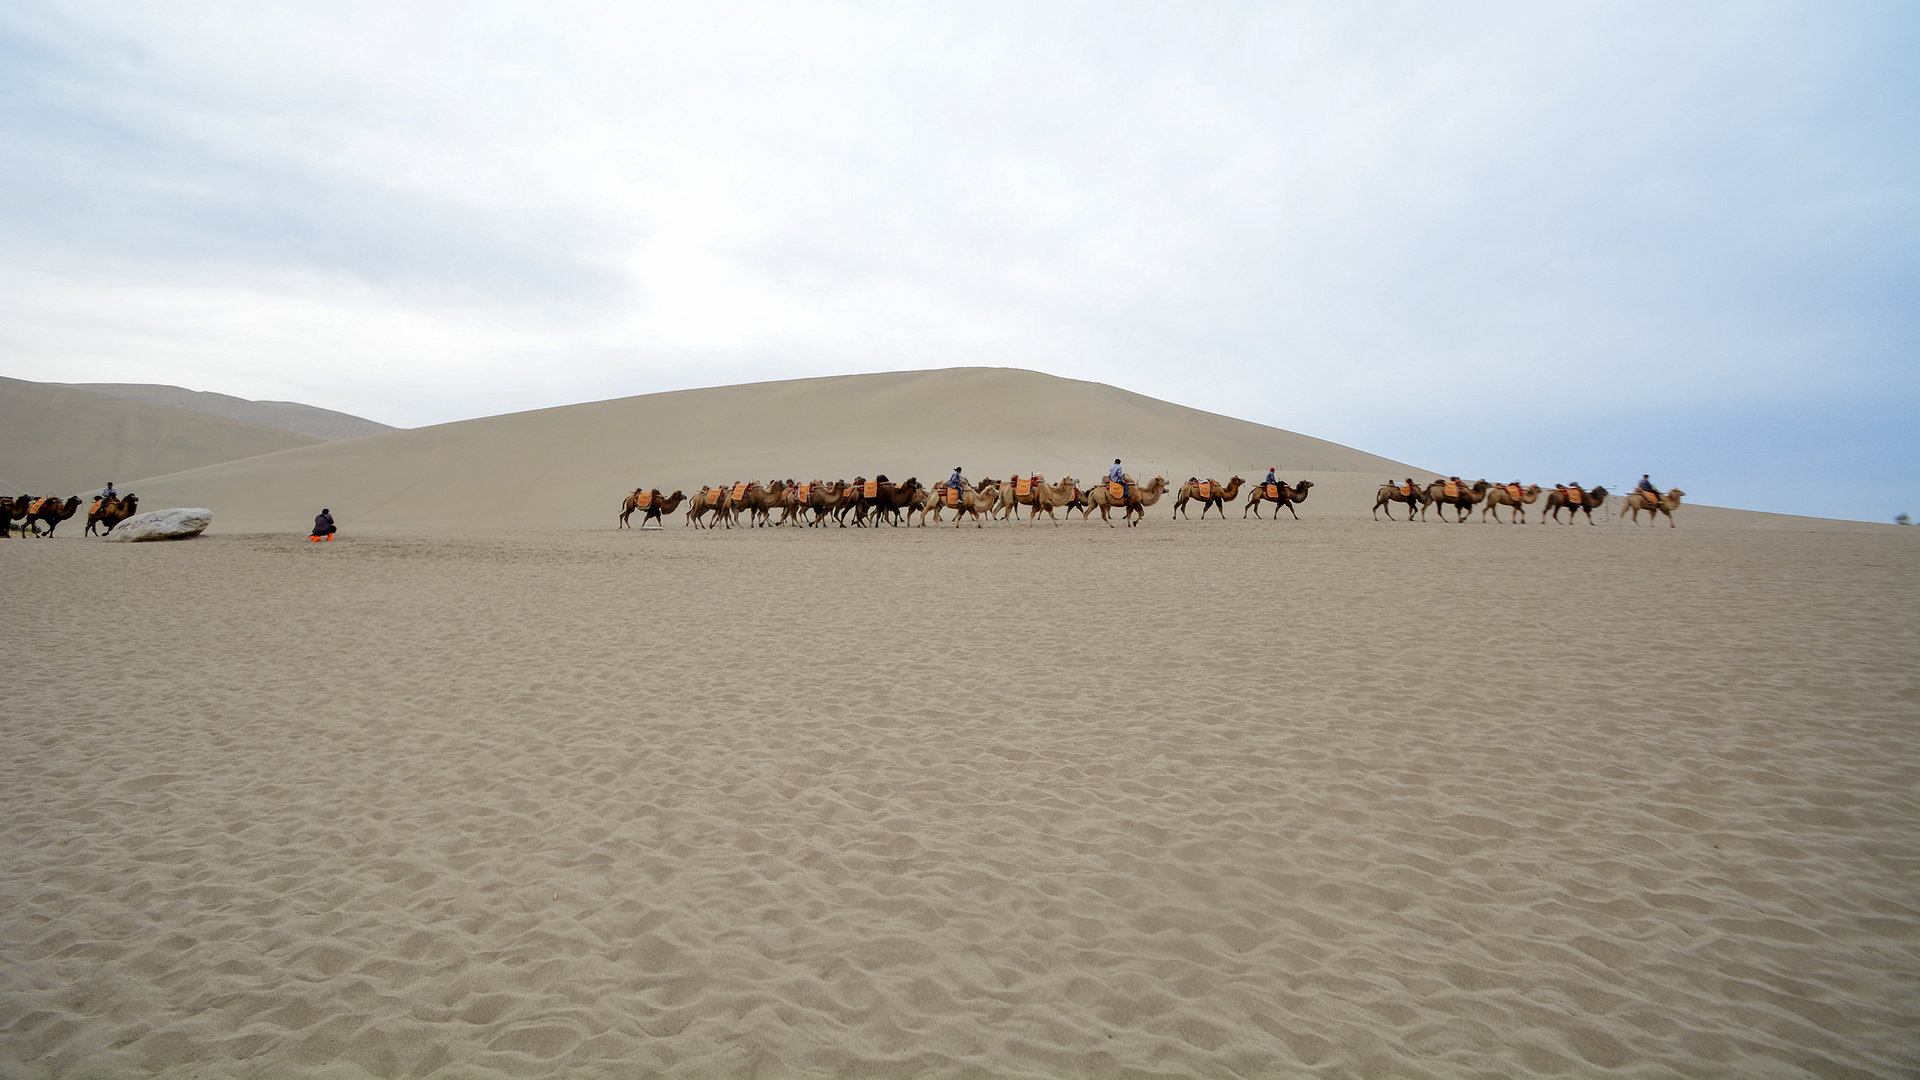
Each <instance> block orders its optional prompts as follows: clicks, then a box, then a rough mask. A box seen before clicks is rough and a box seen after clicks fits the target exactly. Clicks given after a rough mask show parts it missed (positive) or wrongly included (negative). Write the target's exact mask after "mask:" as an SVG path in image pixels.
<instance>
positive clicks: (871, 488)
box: [866, 480, 880, 499]
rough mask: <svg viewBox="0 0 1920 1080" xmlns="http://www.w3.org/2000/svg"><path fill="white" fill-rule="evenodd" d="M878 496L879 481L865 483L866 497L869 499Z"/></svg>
mask: <svg viewBox="0 0 1920 1080" xmlns="http://www.w3.org/2000/svg"><path fill="white" fill-rule="evenodd" d="M879 494H880V481H878V480H869V481H867V487H866V497H867V498H869V499H871V498H874V497H875V496H877V495H879Z"/></svg>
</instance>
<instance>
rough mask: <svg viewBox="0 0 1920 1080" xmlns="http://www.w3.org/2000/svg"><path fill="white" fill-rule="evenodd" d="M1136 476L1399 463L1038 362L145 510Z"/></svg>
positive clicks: (620, 423)
mask: <svg viewBox="0 0 1920 1080" xmlns="http://www.w3.org/2000/svg"><path fill="white" fill-rule="evenodd" d="M1115 457H1121V458H1124V459H1125V460H1126V464H1127V466H1128V468H1130V469H1131V470H1132V471H1134V472H1135V473H1136V474H1137V475H1139V476H1140V477H1141V478H1142V479H1144V478H1146V477H1148V476H1151V475H1153V474H1154V473H1156V472H1159V473H1164V474H1165V475H1167V477H1168V479H1170V480H1181V479H1185V478H1186V477H1187V476H1188V475H1191V474H1193V473H1196V472H1205V473H1211V474H1216V475H1218V477H1219V479H1221V480H1225V479H1227V474H1228V473H1230V472H1233V471H1236V470H1237V471H1239V472H1240V473H1242V474H1243V475H1246V476H1248V477H1249V478H1250V479H1251V478H1253V477H1254V476H1256V475H1264V474H1265V470H1266V468H1267V466H1269V465H1278V466H1280V467H1281V469H1282V471H1283V472H1284V473H1286V474H1287V475H1289V476H1296V477H1297V476H1300V475H1302V474H1305V473H1307V472H1338V473H1347V472H1360V473H1364V474H1365V475H1367V476H1370V477H1376V478H1377V479H1376V480H1375V481H1374V482H1377V480H1378V479H1384V478H1385V477H1386V476H1388V475H1406V474H1407V473H1408V472H1409V471H1411V470H1410V469H1409V467H1408V466H1406V465H1404V464H1402V463H1399V462H1394V461H1391V460H1388V459H1386V458H1381V457H1378V456H1376V455H1373V454H1368V453H1364V452H1362V451H1359V450H1355V449H1353V448H1351V447H1346V446H1341V445H1339V444H1337V443H1330V442H1326V441H1325V440H1321V439H1314V438H1311V437H1308V436H1305V435H1299V434H1296V433H1294V432H1290V431H1283V430H1280V429H1278V428H1270V427H1265V426H1263V425H1260V424H1254V423H1250V422H1247V421H1244V420H1235V419H1232V418H1230V417H1225V416H1219V415H1216V414H1213V413H1207V412H1202V411H1200V410H1197V409H1189V408H1185V407H1183V406H1178V405H1171V404H1168V403H1166V402H1163V401H1157V400H1155V399H1152V398H1148V397H1143V396H1141V395H1139V394H1133V393H1129V392H1127V391H1124V390H1119V389H1116V388H1114V387H1111V386H1103V385H1100V384H1098V383H1088V382H1079V381H1075V380H1071V379H1060V378H1055V377H1053V376H1050V375H1042V374H1039V373H1036V372H1031V371H1020V370H1013V369H1001V368H960V369H950V370H943V371H916V372H898V373H893V374H886V375H850V376H842V377H838V378H825V379H799V380H794V381H790V382H771V383H757V384H753V385H749V386H725V387H716V388H713V389H706V390H687V391H680V392H675V393H665V394H649V395H646V396H642V397H632V398H622V399H619V400H615V401H601V402H594V403H591V404H585V405H569V406H565V407H563V408H555V409H542V410H538V411H534V412H524V413H513V414H510V415H507V416H496V417H489V418H486V419H482V420H469V421H464V422H461V423H456V424H443V425H440V426H437V427H430V428H418V429H411V430H406V431H395V432H391V433H388V434H384V435H377V436H372V437H369V438H364V439H355V440H352V441H350V442H344V443H332V444H327V445H320V446H310V447H307V448H304V449H301V450H299V451H297V452H294V453H288V454H279V455H275V456H274V457H272V458H263V459H255V460H248V461H231V462H228V463H226V464H222V465H217V466H211V467H207V468H202V469H196V470H193V471H191V472H187V473H180V474H175V475H168V476H153V475H149V476H148V477H145V478H141V480H140V494H141V498H142V499H143V500H145V501H147V502H149V503H153V504H155V505H191V506H207V507H211V508H213V510H214V515H215V516H214V529H215V530H216V531H233V530H252V529H285V528H288V527H289V526H290V525H293V526H297V525H298V524H299V523H300V522H301V521H302V519H303V517H304V518H305V519H307V520H310V519H311V518H312V516H313V514H314V513H315V512H316V511H317V510H318V509H319V508H320V507H321V506H328V507H331V508H332V509H333V510H334V511H335V514H336V516H337V517H339V518H340V519H341V521H342V524H343V526H348V527H352V526H358V527H367V526H399V527H407V526H461V525H471V524H474V523H476V522H481V521H484V522H486V523H487V524H488V525H489V526H492V527H513V526H520V527H526V528H553V527H564V528H585V527H598V526H602V525H605V526H609V527H610V526H611V525H612V524H613V521H614V518H615V516H616V515H617V513H618V510H619V506H620V500H621V498H622V497H623V496H624V495H625V494H626V493H627V492H628V491H631V490H632V489H633V488H635V487H637V486H641V485H645V486H648V487H659V488H660V489H661V490H662V491H671V490H673V489H674V488H675V487H681V488H685V489H686V490H688V491H692V490H695V489H697V488H698V487H699V485H700V484H702V483H723V482H732V481H735V480H746V479H761V480H769V479H775V478H782V477H788V476H791V477H794V478H796V479H811V478H820V479H831V478H833V477H846V478H849V479H850V478H852V477H853V476H855V475H856V474H863V473H864V474H868V475H871V474H873V473H875V472H879V471H885V472H887V473H888V474H889V475H890V476H892V478H893V479H895V480H905V479H906V478H907V477H908V476H910V475H918V476H919V478H920V479H921V480H922V481H925V482H932V481H933V480H935V479H939V478H943V477H945V475H946V474H947V472H948V471H949V470H950V469H952V467H953V466H954V465H964V466H965V467H966V469H967V471H968V474H969V475H970V476H973V477H976V478H978V477H983V476H1000V477H1004V476H1007V475H1009V474H1010V473H1012V472H1013V471H1015V470H1031V471H1039V472H1042V473H1045V474H1046V475H1048V476H1049V477H1056V478H1057V477H1058V476H1061V475H1074V476H1079V477H1082V478H1088V479H1091V478H1094V477H1097V476H1099V475H1101V474H1103V473H1104V471H1105V468H1106V465H1107V464H1108V463H1110V462H1111V461H1112V460H1113V459H1114V458H1115Z"/></svg>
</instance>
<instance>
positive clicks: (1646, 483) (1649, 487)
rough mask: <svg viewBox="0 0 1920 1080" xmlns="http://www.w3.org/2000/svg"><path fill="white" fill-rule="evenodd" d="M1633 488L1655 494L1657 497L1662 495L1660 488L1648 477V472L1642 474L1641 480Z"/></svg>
mask: <svg viewBox="0 0 1920 1080" xmlns="http://www.w3.org/2000/svg"><path fill="white" fill-rule="evenodd" d="M1633 490H1635V491H1639V492H1644V493H1646V494H1648V495H1651V496H1653V497H1654V498H1655V499H1658V498H1659V497H1660V489H1659V488H1656V487H1654V486H1653V481H1652V480H1650V479H1648V478H1647V474H1646V473H1641V474H1640V482H1639V483H1638V484H1636V485H1634V488H1633Z"/></svg>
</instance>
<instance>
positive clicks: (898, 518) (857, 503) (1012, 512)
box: [615, 473, 1313, 529]
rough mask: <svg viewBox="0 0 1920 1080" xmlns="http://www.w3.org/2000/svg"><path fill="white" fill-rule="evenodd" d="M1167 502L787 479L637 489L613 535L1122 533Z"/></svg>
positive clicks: (1142, 491)
mask: <svg viewBox="0 0 1920 1080" xmlns="http://www.w3.org/2000/svg"><path fill="white" fill-rule="evenodd" d="M1243 483H1244V481H1242V480H1241V479H1240V478H1239V477H1237V476H1236V477H1234V478H1233V479H1232V480H1231V481H1229V482H1228V483H1227V484H1224V485H1223V484H1220V483H1218V482H1215V481H1199V480H1190V481H1188V483H1187V484H1186V485H1183V486H1182V488H1181V489H1180V490H1181V493H1182V497H1181V498H1180V499H1179V500H1178V503H1177V505H1176V507H1175V512H1176V515H1178V514H1179V513H1180V512H1181V511H1183V510H1184V509H1185V507H1186V505H1187V503H1189V502H1192V501H1198V502H1200V503H1201V504H1202V508H1201V516H1202V517H1205V515H1206V511H1207V510H1208V509H1216V510H1220V511H1221V517H1222V518H1224V517H1225V516H1226V512H1225V510H1224V508H1223V506H1224V502H1225V501H1229V500H1231V499H1233V498H1234V496H1235V494H1236V493H1237V492H1238V491H1239V490H1240V488H1241V486H1242V484H1243ZM1312 486H1313V485H1312V483H1311V482H1310V481H1301V483H1300V484H1298V485H1275V487H1276V489H1277V490H1276V492H1275V494H1277V495H1278V496H1279V497H1278V499H1277V500H1274V499H1270V500H1269V501H1276V502H1277V505H1276V506H1275V509H1274V512H1275V513H1276V514H1277V513H1279V506H1282V505H1284V506H1287V507H1288V508H1289V509H1291V508H1292V505H1293V504H1296V503H1298V502H1300V501H1301V500H1303V499H1305V498H1306V493H1307V490H1308V489H1309V488H1311V487H1312ZM1196 492H1197V494H1196ZM1167 494H1169V489H1168V485H1167V480H1166V478H1165V477H1162V476H1156V477H1154V478H1153V479H1151V480H1148V481H1147V482H1146V483H1144V484H1139V483H1135V482H1134V480H1133V478H1132V477H1131V476H1126V475H1123V476H1122V478H1121V479H1119V480H1116V481H1111V482H1107V481H1103V482H1101V483H1098V484H1095V485H1093V486H1091V487H1082V486H1081V484H1080V482H1079V481H1078V480H1076V479H1075V478H1073V477H1071V476H1063V477H1061V478H1060V479H1059V480H1058V481H1055V482H1052V483H1049V482H1048V481H1047V480H1046V478H1044V477H1042V476H1040V475H1038V474H1034V475H1030V476H1018V477H1011V478H1008V479H1005V480H1000V479H993V478H985V479H982V480H980V481H979V482H978V483H975V482H973V481H969V480H965V478H964V477H963V478H962V482H961V483H960V484H958V485H950V484H948V483H946V482H941V483H937V484H934V485H933V486H931V487H929V486H927V485H926V484H923V483H921V482H920V479H919V478H918V477H908V478H907V479H906V480H903V481H895V480H892V479H889V478H888V477H887V475H886V474H885V473H880V474H877V475H875V476H874V477H872V478H871V479H869V478H867V477H865V476H856V477H854V478H853V479H852V480H851V481H848V480H826V481H822V480H809V481H800V480H793V479H786V480H773V481H768V482H766V483H762V482H760V481H758V480H748V481H744V482H735V483H732V484H720V485H702V486H701V487H700V490H698V491H696V492H693V493H692V494H690V495H689V494H687V493H685V492H682V491H680V490H675V491H674V492H673V494H671V495H662V494H661V492H660V489H658V488H635V489H633V491H631V492H630V493H628V495H627V496H626V498H625V500H623V501H622V503H621V505H620V517H619V522H618V524H617V525H616V526H615V527H616V528H620V529H632V528H645V527H648V526H649V525H650V524H651V525H652V526H653V527H660V526H663V525H664V524H665V519H666V515H668V514H671V513H674V512H675V511H676V510H681V509H682V507H684V511H683V515H684V516H683V520H682V526H683V527H690V528H695V529H732V528H735V527H740V528H779V527H781V526H784V525H794V526H805V527H807V528H825V527H828V526H838V527H840V528H843V529H844V528H856V529H865V528H878V527H879V526H881V525H888V526H895V527H897V526H903V525H910V526H915V527H919V528H925V527H926V524H927V519H928V518H929V517H931V518H932V519H933V521H934V523H936V524H945V522H946V519H947V515H949V514H951V515H952V517H953V522H954V527H955V528H959V527H961V526H963V525H965V524H966V523H968V522H972V523H973V525H974V527H976V528H985V527H986V525H987V523H989V522H1013V521H1017V520H1019V515H1020V511H1021V510H1022V509H1025V510H1026V520H1027V524H1029V525H1032V524H1034V523H1036V522H1038V521H1039V520H1040V519H1041V518H1042V517H1043V516H1044V517H1045V518H1046V519H1047V520H1048V521H1049V522H1050V523H1052V524H1053V525H1054V526H1055V527H1058V526H1059V525H1060V522H1061V519H1062V518H1063V517H1064V518H1066V519H1068V520H1072V518H1073V512H1074V511H1076V510H1077V511H1079V512H1080V520H1081V521H1083V522H1084V521H1087V520H1088V519H1090V518H1091V517H1093V515H1094V514H1095V513H1098V514H1099V515H1100V520H1102V521H1104V522H1106V523H1107V524H1108V525H1109V526H1112V527H1116V528H1117V527H1118V524H1125V525H1126V526H1127V527H1128V528H1132V527H1134V526H1137V525H1139V524H1140V523H1142V522H1144V521H1145V520H1146V517H1147V508H1148V507H1151V506H1154V505H1156V504H1157V503H1159V501H1160V500H1161V498H1162V497H1164V496H1166V495H1167ZM1257 494H1258V493H1256V495H1257ZM1250 505H1251V504H1250ZM636 515H638V518H639V525H638V526H636V525H634V524H633V521H634V518H635V516H636ZM1298 516H1299V515H1298V514H1296V515H1295V517H1298ZM1116 517H1117V518H1118V519H1119V521H1118V524H1117V523H1116V521H1115V518H1116Z"/></svg>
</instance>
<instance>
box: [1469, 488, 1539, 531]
mask: <svg viewBox="0 0 1920 1080" xmlns="http://www.w3.org/2000/svg"><path fill="white" fill-rule="evenodd" d="M1538 498H1540V485H1539V484H1528V485H1527V486H1526V487H1524V488H1523V487H1521V486H1520V482H1519V481H1517V480H1516V481H1514V482H1513V483H1511V484H1495V485H1494V486H1492V487H1490V488H1488V489H1487V501H1486V505H1484V506H1482V507H1481V508H1480V520H1481V521H1482V522H1485V521H1486V520H1487V515H1488V514H1492V515H1493V520H1494V523H1495V524H1499V523H1500V508H1501V507H1503V506H1511V507H1513V516H1512V518H1511V520H1509V521H1508V522H1507V524H1510V525H1518V524H1520V523H1522V522H1524V521H1526V520H1527V504H1528V503H1530V502H1533V501H1535V500H1536V499H1538Z"/></svg>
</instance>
